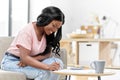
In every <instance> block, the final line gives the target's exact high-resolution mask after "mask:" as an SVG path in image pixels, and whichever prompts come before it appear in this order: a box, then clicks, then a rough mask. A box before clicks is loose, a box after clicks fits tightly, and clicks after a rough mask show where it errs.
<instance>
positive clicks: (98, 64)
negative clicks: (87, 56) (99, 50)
mask: <svg viewBox="0 0 120 80" xmlns="http://www.w3.org/2000/svg"><path fill="white" fill-rule="evenodd" d="M90 67H91V68H92V69H94V70H95V72H96V73H104V68H105V61H104V60H96V61H93V62H91V63H90Z"/></svg>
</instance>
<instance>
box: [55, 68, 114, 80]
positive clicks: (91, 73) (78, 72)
mask: <svg viewBox="0 0 120 80" xmlns="http://www.w3.org/2000/svg"><path fill="white" fill-rule="evenodd" d="M53 73H56V74H60V75H67V76H68V79H69V80H70V77H71V76H72V75H73V76H96V77H98V80H101V76H110V75H113V74H115V72H113V71H111V70H105V71H104V73H100V74H98V73H95V71H94V70H91V69H89V70H69V69H62V70H58V71H53Z"/></svg>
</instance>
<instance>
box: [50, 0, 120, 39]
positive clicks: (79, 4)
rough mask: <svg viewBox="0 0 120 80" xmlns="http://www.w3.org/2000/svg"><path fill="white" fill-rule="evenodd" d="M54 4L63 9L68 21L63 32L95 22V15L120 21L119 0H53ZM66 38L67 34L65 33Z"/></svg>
mask: <svg viewBox="0 0 120 80" xmlns="http://www.w3.org/2000/svg"><path fill="white" fill-rule="evenodd" d="M51 1H52V5H56V6H59V7H60V8H61V9H63V11H64V13H65V16H66V23H65V25H64V27H63V34H67V33H70V32H72V31H73V30H75V29H77V28H80V26H81V25H89V24H93V23H94V22H93V21H94V20H93V18H94V16H95V15H97V16H100V17H101V16H104V15H105V16H108V17H110V18H112V19H113V20H115V21H116V22H119V23H120V9H119V7H120V5H119V3H120V1H119V0H74V1H73V0H51ZM63 37H64V38H66V35H63Z"/></svg>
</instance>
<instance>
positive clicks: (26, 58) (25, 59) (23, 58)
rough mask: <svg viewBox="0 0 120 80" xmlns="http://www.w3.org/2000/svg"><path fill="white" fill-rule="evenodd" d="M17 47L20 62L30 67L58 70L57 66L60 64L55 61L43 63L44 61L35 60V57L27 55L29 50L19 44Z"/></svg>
mask: <svg viewBox="0 0 120 80" xmlns="http://www.w3.org/2000/svg"><path fill="white" fill-rule="evenodd" d="M17 47H18V48H19V50H20V59H21V62H22V63H24V64H26V65H29V66H32V67H35V68H39V69H44V70H51V71H54V70H58V69H59V67H60V64H59V63H57V62H54V63H52V64H50V65H48V64H44V63H42V62H40V61H38V60H36V59H35V58H33V57H31V56H29V54H30V50H28V49H26V48H24V47H23V46H21V45H17Z"/></svg>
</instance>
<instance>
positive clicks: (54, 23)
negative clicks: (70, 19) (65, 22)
mask: <svg viewBox="0 0 120 80" xmlns="http://www.w3.org/2000/svg"><path fill="white" fill-rule="evenodd" d="M61 26H62V21H57V20H53V21H52V22H51V23H50V24H48V25H47V26H45V27H44V31H45V33H46V34H47V35H50V34H52V33H53V32H56V31H57V30H58V29H59V28H60V27H61Z"/></svg>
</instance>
